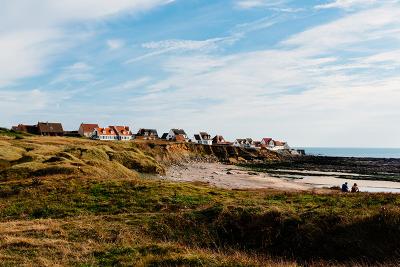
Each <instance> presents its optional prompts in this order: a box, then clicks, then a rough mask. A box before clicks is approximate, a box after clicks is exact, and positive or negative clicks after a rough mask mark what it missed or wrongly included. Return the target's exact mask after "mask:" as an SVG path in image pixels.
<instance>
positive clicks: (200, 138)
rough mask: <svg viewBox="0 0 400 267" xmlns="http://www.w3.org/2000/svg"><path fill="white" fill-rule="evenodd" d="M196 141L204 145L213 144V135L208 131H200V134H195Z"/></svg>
mask: <svg viewBox="0 0 400 267" xmlns="http://www.w3.org/2000/svg"><path fill="white" fill-rule="evenodd" d="M194 141H195V142H196V143H198V144H202V145H212V141H213V140H212V139H211V135H209V134H208V133H206V132H200V133H199V134H195V135H194Z"/></svg>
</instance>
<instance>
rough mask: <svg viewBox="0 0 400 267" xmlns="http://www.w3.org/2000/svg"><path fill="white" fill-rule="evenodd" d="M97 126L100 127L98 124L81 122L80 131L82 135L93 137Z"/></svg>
mask: <svg viewBox="0 0 400 267" xmlns="http://www.w3.org/2000/svg"><path fill="white" fill-rule="evenodd" d="M96 128H99V125H98V124H89V123H81V125H80V126H79V130H78V133H79V134H80V136H85V137H91V136H92V134H93V132H94V129H96Z"/></svg>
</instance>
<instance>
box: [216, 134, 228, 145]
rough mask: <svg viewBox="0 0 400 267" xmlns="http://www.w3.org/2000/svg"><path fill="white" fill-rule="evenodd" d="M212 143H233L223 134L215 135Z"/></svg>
mask: <svg viewBox="0 0 400 267" xmlns="http://www.w3.org/2000/svg"><path fill="white" fill-rule="evenodd" d="M212 144H213V145H224V146H229V145H232V143H231V142H227V141H226V140H225V138H224V137H223V136H222V135H216V136H214V138H213V139H212Z"/></svg>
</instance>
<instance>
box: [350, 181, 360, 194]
mask: <svg viewBox="0 0 400 267" xmlns="http://www.w3.org/2000/svg"><path fill="white" fill-rule="evenodd" d="M351 192H352V193H358V192H360V189H358V185H357V184H356V183H354V185H353V186H352V187H351Z"/></svg>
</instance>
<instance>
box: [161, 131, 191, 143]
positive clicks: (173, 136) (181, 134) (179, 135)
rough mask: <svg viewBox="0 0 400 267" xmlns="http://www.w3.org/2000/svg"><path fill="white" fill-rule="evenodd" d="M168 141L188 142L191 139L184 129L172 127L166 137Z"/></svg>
mask: <svg viewBox="0 0 400 267" xmlns="http://www.w3.org/2000/svg"><path fill="white" fill-rule="evenodd" d="M165 139H166V140H168V141H184V142H187V141H188V140H189V138H188V136H187V134H186V132H185V131H184V130H183V129H171V130H170V131H169V132H168V134H167V137H166V138H165Z"/></svg>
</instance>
